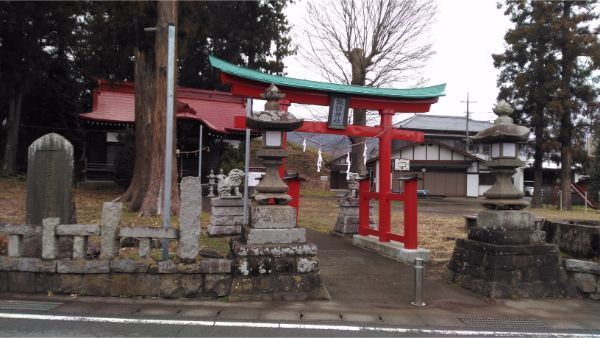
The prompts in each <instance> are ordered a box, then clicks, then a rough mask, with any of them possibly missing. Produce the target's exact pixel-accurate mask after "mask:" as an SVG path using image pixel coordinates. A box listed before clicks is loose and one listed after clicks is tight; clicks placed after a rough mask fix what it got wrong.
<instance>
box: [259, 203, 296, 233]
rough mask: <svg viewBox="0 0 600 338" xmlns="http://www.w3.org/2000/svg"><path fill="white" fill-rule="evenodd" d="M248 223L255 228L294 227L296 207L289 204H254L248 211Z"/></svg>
mask: <svg viewBox="0 0 600 338" xmlns="http://www.w3.org/2000/svg"><path fill="white" fill-rule="evenodd" d="M250 225H251V226H252V228H256V229H289V228H294V227H296V209H294V208H292V207H290V206H289V205H256V206H253V207H252V209H251V212H250Z"/></svg>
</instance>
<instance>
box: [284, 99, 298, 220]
mask: <svg viewBox="0 0 600 338" xmlns="http://www.w3.org/2000/svg"><path fill="white" fill-rule="evenodd" d="M290 104H291V102H290V101H289V100H286V99H283V100H279V109H281V110H283V111H288V109H289V107H290ZM281 148H283V149H287V132H285V131H284V132H282V135H281ZM279 177H281V178H284V177H285V158H284V159H283V161H282V162H281V165H280V166H279ZM298 189H300V188H298ZM297 212H298V208H296V213H297ZM296 219H298V215H296Z"/></svg>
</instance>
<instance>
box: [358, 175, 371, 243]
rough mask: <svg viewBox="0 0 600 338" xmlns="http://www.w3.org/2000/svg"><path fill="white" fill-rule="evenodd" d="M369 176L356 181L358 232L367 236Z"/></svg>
mask: <svg viewBox="0 0 600 338" xmlns="http://www.w3.org/2000/svg"><path fill="white" fill-rule="evenodd" d="M370 185H371V182H370V180H369V178H368V177H367V178H364V179H362V180H360V181H359V183H358V234H359V235H361V236H367V235H368V234H369V197H368V196H367V193H368V192H369V186H370Z"/></svg>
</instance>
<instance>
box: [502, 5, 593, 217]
mask: <svg viewBox="0 0 600 338" xmlns="http://www.w3.org/2000/svg"><path fill="white" fill-rule="evenodd" d="M504 7H505V14H506V15H508V16H509V17H510V20H511V21H512V22H513V23H514V27H513V28H512V29H510V30H509V31H508V32H507V33H506V35H505V42H506V45H507V47H506V51H505V52H504V53H503V54H497V55H493V58H494V65H495V66H496V67H497V68H499V69H500V70H501V73H500V76H499V79H498V85H499V87H500V94H499V95H498V97H499V99H507V100H509V101H510V102H512V103H513V104H514V105H515V108H516V111H517V114H516V115H517V119H518V122H520V123H523V124H525V125H528V126H530V127H531V128H532V129H533V132H534V135H535V141H534V147H533V148H534V197H533V203H532V205H533V206H534V207H540V206H541V188H542V183H543V182H542V179H543V177H542V162H543V161H544V160H545V159H546V158H548V157H550V155H552V154H553V153H555V152H556V153H558V152H560V161H561V175H560V179H561V180H560V181H561V183H560V188H561V190H562V191H563V192H570V191H571V187H570V186H571V183H572V180H571V178H572V167H573V166H574V164H575V163H574V162H578V163H582V162H583V161H584V160H585V159H584V158H581V156H579V155H580V154H583V152H582V151H580V150H581V148H582V147H583V145H584V142H583V140H584V139H585V136H586V135H587V134H589V133H590V131H591V128H590V126H591V122H592V121H594V120H595V119H597V118H598V117H599V110H598V99H599V98H598V94H599V90H600V89H599V87H598V85H597V79H596V81H595V80H594V71H595V70H598V69H599V67H600V40H599V35H598V33H599V32H600V30H599V28H598V27H597V24H596V27H594V24H595V22H596V20H597V19H598V4H597V2H596V1H507V2H506V5H505V6H504ZM562 198H563V200H562V203H563V206H564V207H565V208H567V209H570V208H571V194H570V193H563V194H562Z"/></svg>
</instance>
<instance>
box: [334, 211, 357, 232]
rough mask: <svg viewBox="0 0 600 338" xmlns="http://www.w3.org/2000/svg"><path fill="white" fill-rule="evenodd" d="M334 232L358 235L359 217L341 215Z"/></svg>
mask: <svg viewBox="0 0 600 338" xmlns="http://www.w3.org/2000/svg"><path fill="white" fill-rule="evenodd" d="M333 231H335V232H339V233H342V234H357V233H358V217H357V216H342V215H339V216H338V219H337V222H336V223H335V226H334V228H333Z"/></svg>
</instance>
